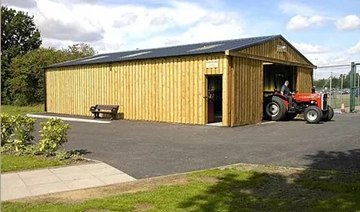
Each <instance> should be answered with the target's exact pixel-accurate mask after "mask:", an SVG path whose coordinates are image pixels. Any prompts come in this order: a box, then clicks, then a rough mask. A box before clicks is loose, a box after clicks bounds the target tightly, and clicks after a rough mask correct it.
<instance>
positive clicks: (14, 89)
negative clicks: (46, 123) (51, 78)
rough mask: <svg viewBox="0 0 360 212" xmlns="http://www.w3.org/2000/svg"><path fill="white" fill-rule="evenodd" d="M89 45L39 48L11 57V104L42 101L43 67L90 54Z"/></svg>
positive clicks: (43, 91)
mask: <svg viewBox="0 0 360 212" xmlns="http://www.w3.org/2000/svg"><path fill="white" fill-rule="evenodd" d="M94 52H95V51H94V50H93V48H92V47H91V46H90V45H81V44H80V45H73V46H69V47H68V49H60V50H59V49H54V48H39V49H36V50H34V51H32V52H30V53H27V54H24V55H20V56H17V57H16V58H14V59H13V62H12V64H11V66H10V71H11V72H12V73H13V78H12V79H11V80H10V88H11V98H12V99H13V100H14V101H13V104H14V105H17V106H25V105H30V104H37V103H43V102H44V100H45V99H44V97H45V89H44V68H45V67H46V66H48V65H51V64H55V63H61V62H64V61H68V60H73V59H79V58H82V57H84V56H91V55H93V54H94Z"/></svg>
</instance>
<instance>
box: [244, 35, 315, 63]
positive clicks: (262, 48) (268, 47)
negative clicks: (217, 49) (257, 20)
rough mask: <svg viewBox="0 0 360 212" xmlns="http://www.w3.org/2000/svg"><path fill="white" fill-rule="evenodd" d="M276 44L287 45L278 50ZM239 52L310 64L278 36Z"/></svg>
mask: <svg viewBox="0 0 360 212" xmlns="http://www.w3.org/2000/svg"><path fill="white" fill-rule="evenodd" d="M278 45H285V46H286V47H287V51H286V52H278V51H277V46H278ZM240 52H241V53H245V54H249V55H256V56H261V57H267V58H273V59H277V60H281V61H284V62H294V63H299V64H304V65H310V64H309V62H308V61H306V60H305V59H304V58H303V57H302V56H301V55H300V54H299V53H298V52H296V50H295V49H294V48H292V47H291V46H289V45H287V44H286V43H285V41H283V40H282V39H280V38H278V39H275V40H273V41H269V42H265V43H263V44H260V45H256V46H253V47H250V48H247V49H244V50H241V51H240Z"/></svg>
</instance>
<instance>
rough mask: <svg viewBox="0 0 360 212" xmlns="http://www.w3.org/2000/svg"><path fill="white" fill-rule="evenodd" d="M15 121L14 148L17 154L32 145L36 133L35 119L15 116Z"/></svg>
mask: <svg viewBox="0 0 360 212" xmlns="http://www.w3.org/2000/svg"><path fill="white" fill-rule="evenodd" d="M13 121H14V131H13V137H14V139H13V141H12V143H13V144H14V148H15V151H16V152H20V151H23V150H25V149H26V146H28V145H29V144H32V142H33V140H34V136H33V135H32V133H33V131H34V124H35V119H33V118H29V117H27V116H24V115H16V116H13Z"/></svg>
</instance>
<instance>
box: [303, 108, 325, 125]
mask: <svg viewBox="0 0 360 212" xmlns="http://www.w3.org/2000/svg"><path fill="white" fill-rule="evenodd" d="M322 115H323V114H322V111H321V110H320V109H319V108H318V107H317V106H309V107H307V108H306V109H305V111H304V118H305V120H306V122H307V123H309V124H317V123H319V122H320V121H321V119H322Z"/></svg>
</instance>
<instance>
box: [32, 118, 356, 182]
mask: <svg viewBox="0 0 360 212" xmlns="http://www.w3.org/2000/svg"><path fill="white" fill-rule="evenodd" d="M38 121H44V119H38ZM66 122H68V123H70V124H71V129H70V130H69V132H68V135H69V142H68V143H67V144H66V145H65V147H66V148H67V149H68V150H82V151H84V152H88V153H87V154H86V155H85V157H87V158H91V159H96V160H100V161H103V162H105V163H106V164H109V165H111V166H113V167H115V168H117V169H119V170H121V171H123V172H125V173H127V174H129V175H130V176H132V177H134V178H136V179H142V178H149V177H155V176H161V175H169V174H175V173H182V172H189V171H194V170H200V169H206V168H214V167H218V166H224V165H230V164H236V163H253V164H268V165H280V166H289V167H302V168H315V169H335V170H351V171H360V114H359V113H356V114H349V113H347V114H335V116H334V120H333V121H330V122H326V123H321V124H316V125H311V124H306V123H305V121H303V120H294V121H289V122H275V123H272V122H270V123H266V124H258V125H250V126H243V127H235V128H227V127H214V126H193V125H191V126H189V125H181V124H169V123H156V122H142V121H127V120H114V121H111V123H107V124H104V123H102V124H98V123H82V122H73V121H66Z"/></svg>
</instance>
